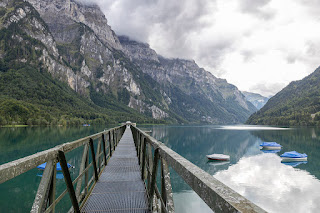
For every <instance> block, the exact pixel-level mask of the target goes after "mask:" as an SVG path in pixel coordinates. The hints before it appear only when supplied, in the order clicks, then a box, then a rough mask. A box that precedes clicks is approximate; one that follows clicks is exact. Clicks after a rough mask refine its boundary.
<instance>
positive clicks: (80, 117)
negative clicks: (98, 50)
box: [0, 3, 164, 126]
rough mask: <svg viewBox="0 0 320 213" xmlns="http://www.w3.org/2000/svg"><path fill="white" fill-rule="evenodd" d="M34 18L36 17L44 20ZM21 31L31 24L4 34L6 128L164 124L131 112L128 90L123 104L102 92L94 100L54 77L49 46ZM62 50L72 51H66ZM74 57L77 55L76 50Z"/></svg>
mask: <svg viewBox="0 0 320 213" xmlns="http://www.w3.org/2000/svg"><path fill="white" fill-rule="evenodd" d="M26 4H28V3H26ZM16 7H21V5H19V4H18V5H17V6H16ZM11 11H14V10H11ZM2 13H3V12H2ZM34 13H35V14H33V13H32V14H31V15H32V17H36V18H39V17H37V15H38V14H37V13H36V12H34ZM21 26H23V27H27V28H28V26H27V21H26V20H21V21H19V22H17V23H12V24H11V25H10V26H9V27H8V28H1V29H0V126H6V125H62V126H66V125H81V124H83V123H90V124H111V123H119V122H123V121H126V120H134V121H136V122H139V123H154V122H155V123H163V122H164V121H162V120H160V121H155V120H154V119H152V118H148V117H146V116H145V115H142V114H140V113H138V112H137V111H135V110H133V109H131V108H129V107H127V106H126V104H127V103H128V94H126V92H125V91H120V93H121V95H122V96H121V98H119V100H117V99H115V98H114V97H113V96H111V95H108V94H102V93H99V94H100V96H99V94H98V93H96V92H93V91H95V90H93V89H91V91H92V93H91V94H90V96H91V98H92V100H91V99H89V98H87V97H84V96H81V95H80V94H78V93H76V92H75V91H74V90H72V89H71V88H70V87H69V86H68V85H67V84H66V83H63V82H61V81H59V80H57V79H54V78H52V76H51V75H50V74H49V73H48V72H47V70H46V68H45V67H44V66H43V64H42V63H41V62H39V57H40V56H41V55H42V50H43V49H46V47H45V46H44V45H43V44H42V43H41V42H40V41H38V40H36V39H33V38H31V37H30V36H28V35H27V34H26V33H25V32H24V31H23V30H22V27H21ZM60 51H67V49H63V48H62V47H61V46H60ZM70 51H72V48H70ZM68 54H69V53H68ZM72 54H75V55H76V54H77V53H76V49H75V51H74V52H73V53H72ZM74 58H77V59H79V60H78V61H77V62H76V63H74V64H75V65H80V61H82V60H83V59H82V58H81V56H79V57H78V56H74ZM73 68H75V69H77V67H73Z"/></svg>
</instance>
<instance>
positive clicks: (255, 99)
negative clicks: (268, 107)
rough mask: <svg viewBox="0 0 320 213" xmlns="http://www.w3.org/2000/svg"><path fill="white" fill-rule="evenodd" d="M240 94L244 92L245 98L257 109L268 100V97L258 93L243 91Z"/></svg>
mask: <svg viewBox="0 0 320 213" xmlns="http://www.w3.org/2000/svg"><path fill="white" fill-rule="evenodd" d="M242 94H244V96H245V97H246V99H247V100H248V101H250V102H251V103H252V104H253V105H254V106H255V107H256V108H257V110H259V109H261V108H262V107H263V106H264V105H265V104H266V103H267V102H268V100H269V98H267V97H264V96H262V95H260V94H258V93H253V92H245V91H243V92H242Z"/></svg>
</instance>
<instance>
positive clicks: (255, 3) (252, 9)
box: [239, 0, 276, 19]
mask: <svg viewBox="0 0 320 213" xmlns="http://www.w3.org/2000/svg"><path fill="white" fill-rule="evenodd" d="M270 2H271V0H242V1H240V3H239V8H240V11H241V12H244V13H249V14H252V15H255V16H257V17H259V18H263V19H272V18H273V17H274V16H275V14H276V12H275V10H272V9H270V8H268V7H267V5H268V4H269V3H270Z"/></svg>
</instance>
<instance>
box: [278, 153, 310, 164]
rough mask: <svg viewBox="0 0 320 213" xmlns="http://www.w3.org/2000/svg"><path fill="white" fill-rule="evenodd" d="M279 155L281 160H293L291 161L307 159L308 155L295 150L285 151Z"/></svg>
mask: <svg viewBox="0 0 320 213" xmlns="http://www.w3.org/2000/svg"><path fill="white" fill-rule="evenodd" d="M280 157H281V159H282V160H281V162H293V161H307V158H308V155H307V154H305V153H303V154H301V153H299V152H296V151H291V152H285V153H283V154H282V155H280Z"/></svg>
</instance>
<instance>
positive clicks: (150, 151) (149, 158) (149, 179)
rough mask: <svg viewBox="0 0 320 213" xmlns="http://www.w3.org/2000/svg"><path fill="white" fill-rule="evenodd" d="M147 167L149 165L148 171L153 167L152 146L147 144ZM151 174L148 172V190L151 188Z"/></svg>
mask: <svg viewBox="0 0 320 213" xmlns="http://www.w3.org/2000/svg"><path fill="white" fill-rule="evenodd" d="M148 160H149V162H148V165H149V170H151V168H152V167H153V163H152V160H153V159H152V146H151V144H149V143H148ZM151 172H152V171H148V189H150V186H151Z"/></svg>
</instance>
